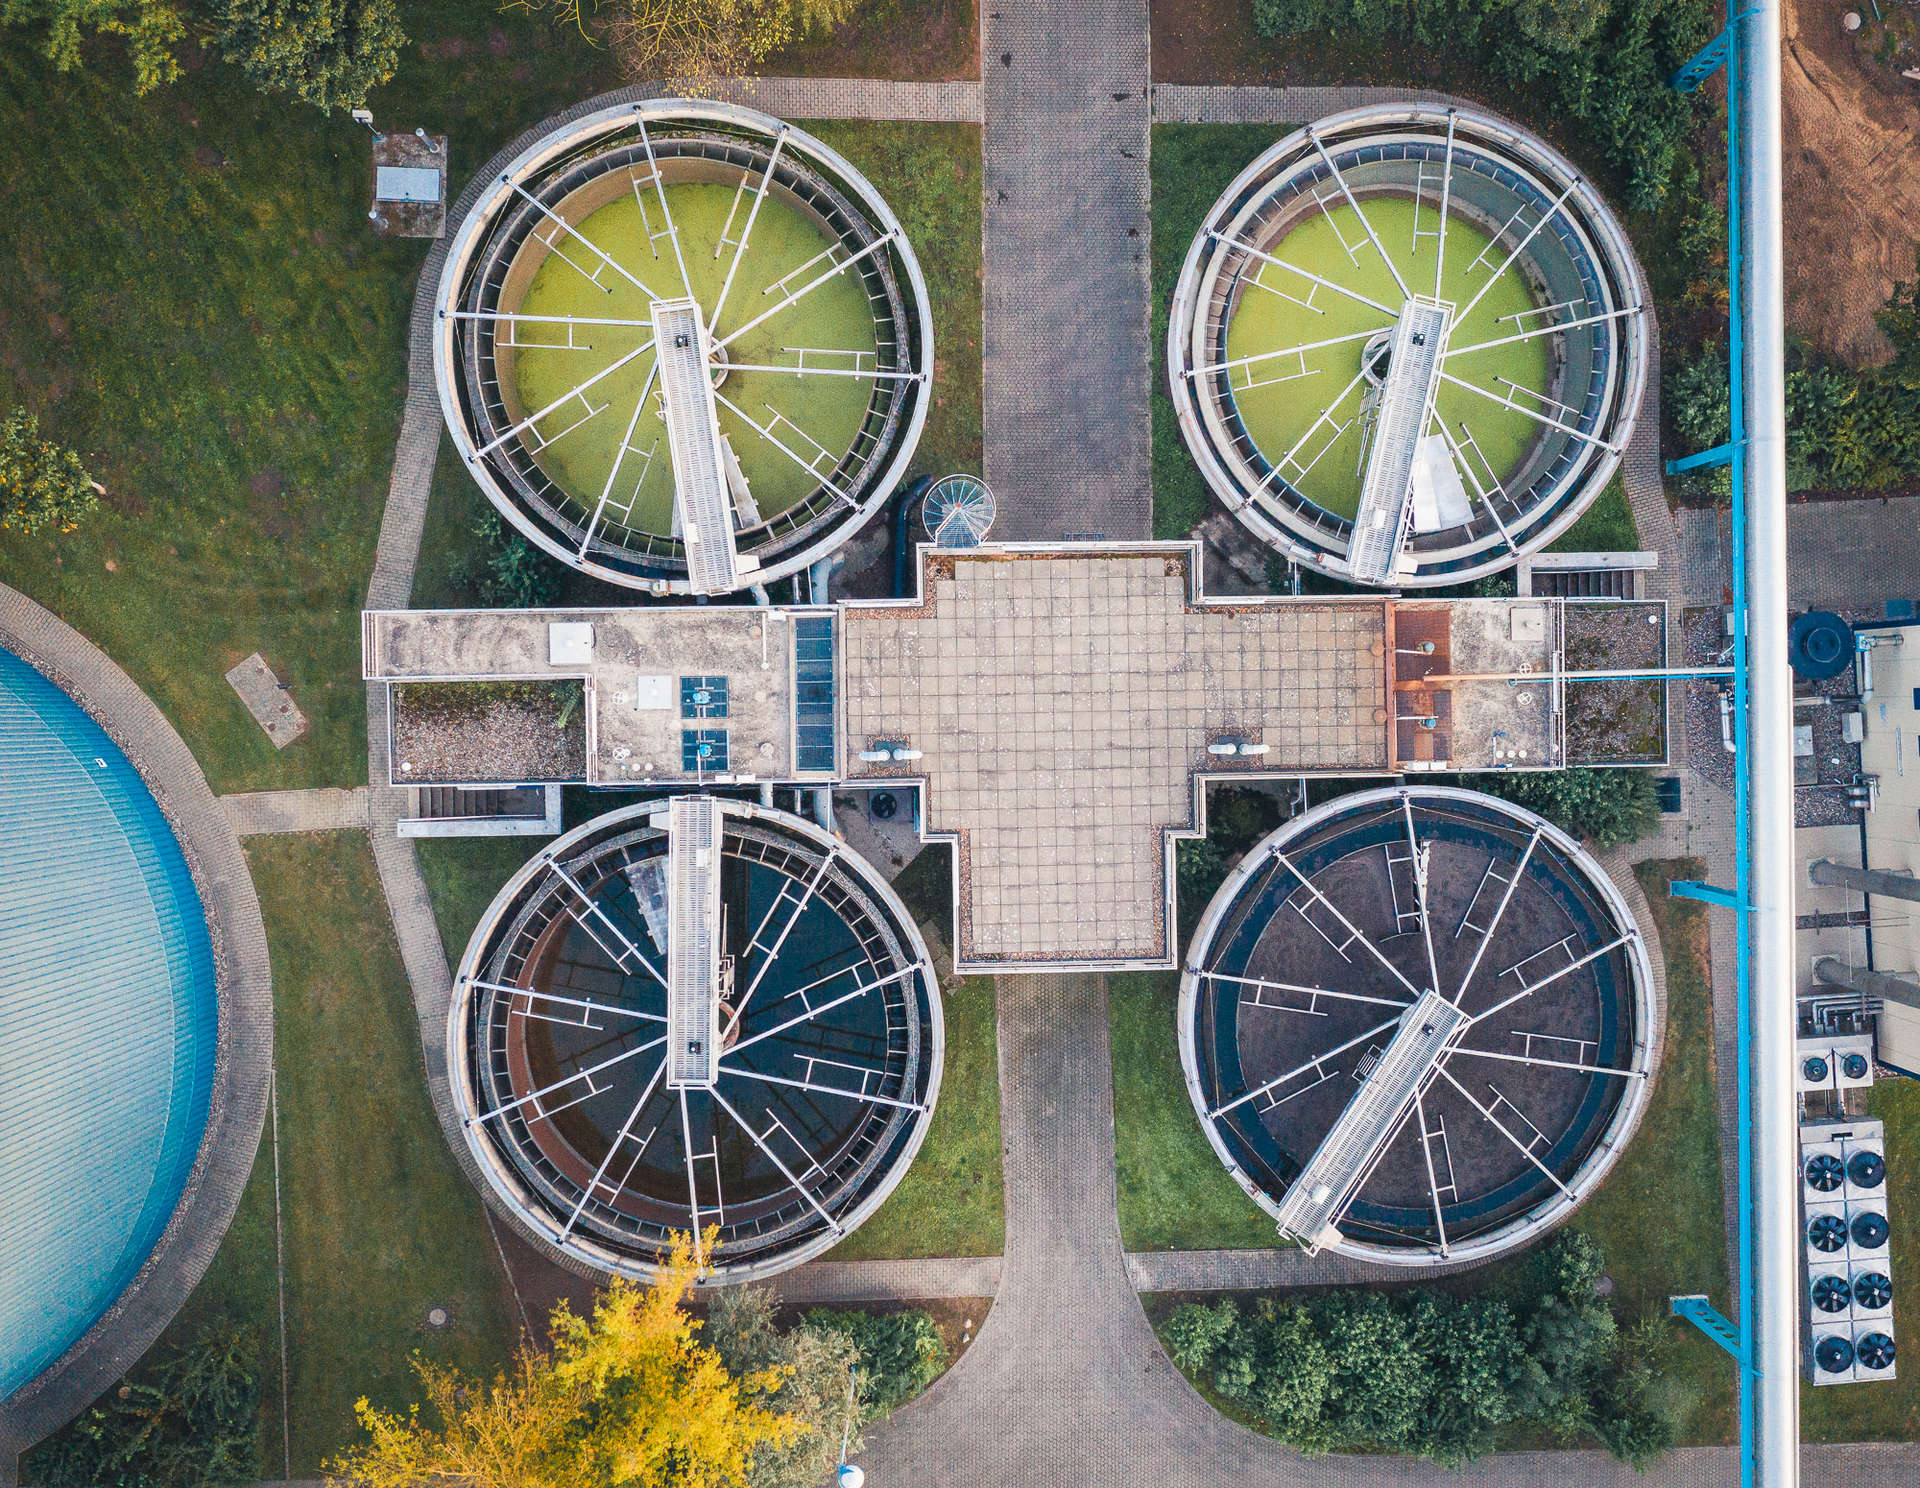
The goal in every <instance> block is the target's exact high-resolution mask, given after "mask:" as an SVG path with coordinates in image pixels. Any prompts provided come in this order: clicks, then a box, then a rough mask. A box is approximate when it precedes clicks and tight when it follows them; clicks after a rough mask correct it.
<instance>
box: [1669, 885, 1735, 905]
mask: <svg viewBox="0 0 1920 1488" xmlns="http://www.w3.org/2000/svg"><path fill="white" fill-rule="evenodd" d="M1667 893H1668V894H1669V895H1671V896H1672V897H1673V898H1675V899H1698V900H1699V901H1700V902H1701V903H1702V904H1717V905H1719V906H1720V908H1722V909H1738V908H1739V907H1740V896H1739V895H1738V894H1736V893H1734V891H1733V890H1732V889H1723V888H1721V887H1720V886H1719V885H1718V884H1710V883H1699V882H1696V881H1695V880H1693V879H1690V878H1676V879H1675V880H1674V881H1673V882H1672V883H1670V884H1668V885H1667Z"/></svg>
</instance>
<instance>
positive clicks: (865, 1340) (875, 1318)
mask: <svg viewBox="0 0 1920 1488" xmlns="http://www.w3.org/2000/svg"><path fill="white" fill-rule="evenodd" d="M804 1322H805V1325H806V1326H807V1327H809V1328H814V1329H820V1330H830V1331H833V1332H837V1333H839V1334H841V1335H842V1336H843V1337H845V1338H847V1339H849V1340H850V1341H851V1342H852V1343H853V1345H854V1347H855V1348H857V1349H858V1350H859V1351H860V1362H859V1365H858V1368H859V1379H860V1400H861V1404H862V1405H863V1406H864V1407H865V1410H866V1414H867V1416H868V1418H869V1419H871V1418H873V1417H875V1416H884V1415H885V1414H886V1413H887V1412H888V1411H890V1410H892V1409H893V1408H894V1407H895V1406H897V1405H900V1404H901V1403H902V1402H904V1401H907V1400H911V1399H912V1398H913V1397H914V1396H915V1395H918V1394H919V1393H920V1392H921V1391H922V1390H924V1389H926V1388H927V1386H928V1385H930V1384H932V1383H933V1382H934V1381H935V1380H936V1379H938V1378H939V1377H940V1376H941V1374H943V1373H944V1372H945V1371H946V1367H947V1362H948V1361H947V1346H946V1344H944V1343H943V1342H941V1340H940V1330H939V1329H938V1328H936V1327H935V1326H934V1322H933V1318H932V1316H931V1315H930V1314H928V1313H927V1312H925V1311H923V1310H921V1309H918V1308H915V1309H913V1310H912V1311H908V1312H888V1313H882V1312H828V1311H825V1310H822V1309H815V1310H814V1311H812V1312H809V1313H808V1314H807V1315H806V1317H805V1319H804Z"/></svg>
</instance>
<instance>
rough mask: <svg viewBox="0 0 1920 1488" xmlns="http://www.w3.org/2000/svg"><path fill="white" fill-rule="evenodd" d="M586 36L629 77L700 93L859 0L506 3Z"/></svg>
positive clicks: (849, 12)
mask: <svg viewBox="0 0 1920 1488" xmlns="http://www.w3.org/2000/svg"><path fill="white" fill-rule="evenodd" d="M507 3H508V4H510V5H512V6H514V7H516V8H518V9H522V10H530V11H536V12H546V13H549V14H551V15H552V16H553V17H554V19H555V20H557V21H560V22H561V23H563V24H567V25H572V26H575V27H577V28H578V29H579V31H580V34H581V35H583V36H587V37H589V38H593V37H597V36H601V35H604V36H605V37H606V39H607V41H608V43H609V45H610V46H611V47H612V49H613V53H614V55H615V56H616V57H618V58H619V59H620V68H621V71H622V72H624V73H625V74H626V75H627V76H628V77H629V78H633V79H635V80H637V81H645V82H648V83H652V84H654V85H656V86H658V87H660V88H663V89H665V90H666V91H668V92H672V93H684V94H687V95H688V96H691V97H702V96H704V95H706V94H709V93H712V92H713V91H714V90H715V88H716V87H717V86H718V85H719V84H720V83H721V82H722V81H723V80H724V79H727V78H732V77H738V76H741V75H744V74H748V73H753V72H756V71H758V70H759V65H760V64H761V63H762V62H764V61H766V60H767V58H769V57H771V56H772V55H773V54H774V53H775V52H777V51H779V50H780V49H781V48H782V47H785V46H789V45H791V44H792V43H794V42H796V41H802V40H805V39H806V38H807V37H810V36H820V35H824V34H825V33H827V32H829V31H831V30H832V29H833V28H834V27H835V26H838V25H840V24H841V23H842V22H844V21H847V20H849V19H851V18H852V16H853V15H854V13H855V11H857V10H858V9H859V8H860V5H861V3H862V0H507Z"/></svg>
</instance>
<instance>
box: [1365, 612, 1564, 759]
mask: <svg viewBox="0 0 1920 1488" xmlns="http://www.w3.org/2000/svg"><path fill="white" fill-rule="evenodd" d="M1560 611H1561V606H1560V603H1559V601H1557V600H1550V599H1443V600H1399V601H1396V602H1395V604H1394V606H1393V628H1394V655H1393V663H1394V717H1395V720H1396V724H1395V727H1396V731H1397V738H1396V746H1397V747H1396V751H1395V754H1396V759H1397V760H1398V761H1399V762H1400V764H1401V766H1402V767H1403V768H1406V769H1410V770H1492V769H1529V768H1536V767H1538V766H1541V765H1556V764H1559V763H1560V759H1559V754H1560V729H1559V725H1558V723H1557V721H1556V718H1555V714H1554V696H1553V684H1552V679H1551V673H1552V671H1553V658H1554V653H1555V651H1556V649H1557V648H1558V646H1559V641H1560ZM1428 642H1431V643H1432V645H1433V650H1432V651H1431V652H1430V653H1423V652H1422V650H1421V648H1422V646H1423V645H1425V644H1426V643H1428ZM1535 672H1537V673H1539V674H1540V682H1539V684H1538V685H1537V686H1536V685H1534V684H1532V683H1525V682H1522V683H1519V685H1512V684H1511V683H1510V681H1509V679H1510V678H1512V677H1514V676H1516V675H1524V674H1531V673H1535ZM1428 719H1431V720H1432V723H1431V724H1428V723H1426V722H1424V721H1423V720H1428Z"/></svg>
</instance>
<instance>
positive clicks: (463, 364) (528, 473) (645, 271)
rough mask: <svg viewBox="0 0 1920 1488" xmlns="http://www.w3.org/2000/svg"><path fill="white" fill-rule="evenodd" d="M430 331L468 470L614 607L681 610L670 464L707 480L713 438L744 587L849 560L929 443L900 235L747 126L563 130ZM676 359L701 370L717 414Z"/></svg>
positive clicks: (645, 119) (860, 198) (640, 120)
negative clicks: (706, 444) (641, 596)
mask: <svg viewBox="0 0 1920 1488" xmlns="http://www.w3.org/2000/svg"><path fill="white" fill-rule="evenodd" d="M675 307H682V308H683V310H684V308H685V307H691V311H690V314H691V316H692V317H694V318H697V321H698V327H697V329H693V330H692V331H691V333H689V331H688V327H689V325H690V323H691V322H690V320H689V319H688V318H687V315H686V314H684V313H682V311H677V310H676V309H675ZM436 313H437V317H438V325H437V334H436V336H435V340H434V350H435V372H436V376H437V379H438V383H439V388H440V396H441V401H442V404H443V406H444V408H445V412H446V416H447V420H448V423H449V426H450V427H451V429H452V431H453V436H454V440H455V444H456V447H457V448H458V449H459V451H460V454H461V457H462V459H463V460H464V461H465V463H466V465H467V468H468V470H469V471H470V472H471V473H472V474H473V476H474V478H475V479H476V480H477V481H479V483H480V485H481V487H482V489H483V490H484V491H485V492H486V493H487V495H488V497H489V498H490V499H491V500H492V501H493V502H494V504H495V505H496V506H498V507H499V508H500V510H501V511H502V512H503V513H504V514H505V515H506V516H507V517H508V519H509V520H511V521H512V522H513V523H514V525H515V526H516V527H518V528H519V529H520V530H521V531H522V532H523V533H525V534H526V535H527V536H528V537H530V538H531V539H532V540H533V541H534V542H536V543H538V544H539V545H540V546H541V547H542V548H543V549H545V550H546V551H547V552H548V553H550V554H552V555H553V556H554V557H556V558H559V559H561V560H562V561H563V562H566V563H569V564H571V565H573V566H574V567H576V568H579V569H582V570H584V571H586V572H589V573H592V574H594V575H595V576H597V577H599V578H603V579H607V580H610V581H612V582H614V583H619V584H626V585H630V586H634V587H645V588H654V589H659V588H661V587H662V586H664V588H665V589H666V590H668V591H672V592H683V591H685V590H687V589H688V587H689V573H688V559H687V551H686V543H685V540H684V539H685V537H686V533H685V525H686V524H685V522H684V520H683V516H684V513H682V512H676V503H675V474H676V461H679V462H681V463H683V464H684V465H685V466H686V468H687V469H688V470H693V469H695V466H696V465H697V464H698V463H699V460H698V458H697V452H698V450H699V449H700V448H702V447H703V441H704V440H705V439H706V436H705V435H704V434H702V433H700V432H698V431H699V430H704V429H706V428H707V427H708V420H709V418H711V419H712V420H713V421H714V422H715V423H716V424H717V435H718V438H719V440H720V441H721V443H720V453H719V455H718V458H717V461H709V462H708V463H709V464H710V465H712V466H714V467H715V468H716V469H717V475H716V476H715V478H714V479H713V480H712V481H711V482H710V484H711V485H712V487H713V489H714V492H715V494H714V496H713V498H712V499H713V500H714V501H715V502H722V503H724V504H725V505H726V506H727V507H728V508H729V509H730V516H731V520H732V522H733V524H734V528H735V533H734V537H735V546H736V547H737V549H738V550H739V552H740V554H741V558H742V562H741V564H740V583H741V584H742V585H745V584H747V583H752V582H763V581H766V580H770V579H777V578H780V577H782V576H784V575H787V574H791V573H793V572H794V571H796V570H797V569H799V568H801V567H804V566H806V565H809V564H811V563H813V562H816V561H818V559H820V558H822V557H824V556H826V555H827V554H828V553H831V552H832V551H833V550H834V549H835V548H837V547H838V546H839V545H840V544H841V543H842V542H844V541H846V539H847V538H849V537H850V536H852V534H853V533H854V532H855V531H857V530H858V529H859V527H860V526H861V525H862V524H863V523H864V522H865V521H866V520H867V519H868V518H869V517H871V516H872V515H873V514H874V512H875V511H877V510H878V508H879V507H880V506H881V505H882V504H883V503H884V502H885V500H886V498H887V496H888V495H889V494H890V493H891V491H892V490H893V487H894V485H895V483H896V482H897V481H898V479H899V477H900V475H901V474H902V473H903V472H904V470H905V469H906V465H907V462H908V461H909V460H910V459H911V457H912V454H913V449H914V446H915V444H916V443H917V442H918V440H919V436H920V430H921V427H922V425H923V424H924V422H925V419H926V414H927V408H928V404H929V397H930V389H929V382H928V377H927V374H928V372H930V370H931V368H932V366H933V360H932V358H933V347H932V329H931V325H932V322H931V316H930V313H929V310H928V305H927V296H926V286H925V284H924V282H923V280H922V277H921V273H920V267H919V264H918V262H917V261H916V260H915V258H914V255H913V249H912V247H911V245H910V244H909V243H908V242H907V239H906V237H905V234H904V233H903V232H902V231H901V228H900V224H899V222H898V221H897V219H896V218H895V217H894V215H893V213H892V212H891V210H890V209H889V208H888V207H887V205H886V203H885V202H884V201H883V200H882V199H881V198H880V196H879V194H878V193H877V192H876V191H875V190H874V189H873V187H872V186H871V185H869V184H868V183H867V181H866V180H865V179H864V178H863V177H862V176H861V175H860V173H859V172H858V171H856V170H855V169H854V168H853V167H852V166H851V165H850V164H848V163H847V162H846V161H845V160H844V159H842V158H841V157H840V156H839V155H837V154H835V153H834V152H833V151H832V150H831V149H829V148H828V147H827V146H826V145H824V144H823V143H821V142H820V141H819V140H817V139H814V138H813V137H812V136H810V135H808V134H806V133H804V132H802V131H801V130H798V129H795V128H793V127H792V126H790V125H787V124H783V123H781V122H779V121H778V120H775V119H771V118H769V117H767V116H766V115H764V114H759V113H755V112H754V111H752V110H750V109H743V108H738V107H735V106H732V105H727V104H719V103H704V102H698V101H692V100H685V99H667V100H652V101H649V102H645V103H641V104H623V105H618V106H615V107H612V108H607V109H603V110H600V111H598V112H595V113H591V114H588V115H587V116H585V117H584V118H581V119H578V120H575V121H572V122H570V123H567V124H564V125H560V126H556V127H555V128H554V129H553V130H552V131H551V132H550V133H548V134H547V135H546V136H545V137H543V138H541V139H540V140H539V141H538V142H537V143H535V144H534V145H532V146H531V147H529V148H528V149H527V150H525V151H524V152H522V153H521V154H520V155H519V156H518V157H517V158H516V159H515V160H514V161H513V162H512V163H511V164H510V165H508V166H507V167H506V169H505V170H503V171H502V172H501V173H500V174H499V175H498V176H497V177H495V178H494V179H492V180H490V181H488V182H487V183H485V184H484V186H483V187H482V188H481V190H480V192H479V195H478V199H477V200H476V201H475V202H474V203H473V205H472V206H471V208H470V209H469V210H468V211H467V214H466V216H465V218H464V220H463V221H462V223H461V226H460V228H459V230H458V233H457V234H456V236H455V238H454V240H453V244H452V247H451V249H450V250H449V255H448V263H447V267H446V270H445V271H444V273H443V275H442V278H441V286H440V291H439V296H438V305H437V312H436ZM656 325H660V326H664V327H666V328H667V329H666V330H665V333H664V334H665V340H664V342H663V344H661V345H660V346H657V347H656V345H655V341H656V336H655V328H656ZM683 337H684V339H685V341H686V344H685V345H682V344H680V343H681V341H682V338H683ZM696 340H697V341H698V345H694V344H693V342H694V341H696ZM676 351H680V352H685V353H690V354H691V356H692V357H694V358H697V359H699V360H701V361H702V362H703V363H704V365H705V367H706V369H707V380H708V382H709V384H710V385H711V388H712V413H711V415H709V414H708V413H707V411H706V409H705V407H704V406H703V405H704V402H705V395H704V393H702V394H701V395H700V396H698V397H696V396H693V394H692V392H691V390H690V386H689V385H688V384H697V374H695V375H694V376H693V377H691V378H685V379H683V380H682V381H680V382H676V381H675V372H674V364H675V358H674V355H673V353H674V352H676ZM676 389H677V390H678V391H677V397H678V406H676V408H675V409H674V419H673V423H674V425H675V429H676V430H677V431H678V432H677V433H676V432H675V430H670V428H669V420H668V417H667V409H668V402H669V398H670V396H674V395H676ZM696 426H697V427H696ZM689 431H694V432H692V433H689ZM676 438H679V439H682V440H683V443H682V444H681V446H680V450H679V453H678V454H676V451H675V448H674V440H675V439H676ZM710 473H712V472H710ZM693 484H695V485H697V484H698V482H697V480H695V481H693ZM689 489H692V486H691V485H690V486H689ZM695 531H696V539H697V532H698V523H696V524H695Z"/></svg>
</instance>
